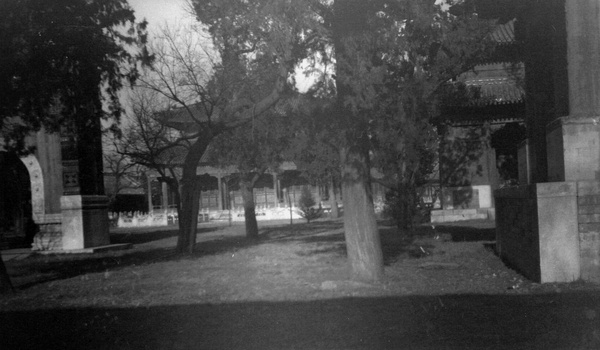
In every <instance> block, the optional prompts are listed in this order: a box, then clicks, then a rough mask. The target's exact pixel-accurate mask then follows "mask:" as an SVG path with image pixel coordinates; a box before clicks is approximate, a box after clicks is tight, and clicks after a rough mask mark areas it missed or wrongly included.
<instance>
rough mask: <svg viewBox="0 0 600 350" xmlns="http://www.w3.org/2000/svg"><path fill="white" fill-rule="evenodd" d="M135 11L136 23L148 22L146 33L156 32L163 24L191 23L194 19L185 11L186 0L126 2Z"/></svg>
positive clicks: (135, 0) (132, 0) (133, 0)
mask: <svg viewBox="0 0 600 350" xmlns="http://www.w3.org/2000/svg"><path fill="white" fill-rule="evenodd" d="M128 2H129V5H130V6H131V8H132V9H133V10H134V11H135V18H136V21H138V22H140V21H142V19H144V18H145V19H146V20H147V21H148V31H149V32H150V33H153V32H156V31H157V30H158V29H159V28H160V27H161V26H164V24H165V23H167V24H169V25H174V24H177V23H181V22H182V21H185V22H188V21H189V22H191V21H194V18H193V17H191V16H190V14H189V13H187V11H186V10H185V8H186V4H187V1H186V0H128Z"/></svg>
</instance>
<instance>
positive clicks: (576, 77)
mask: <svg viewBox="0 0 600 350" xmlns="http://www.w3.org/2000/svg"><path fill="white" fill-rule="evenodd" d="M565 15H566V29H567V70H568V86H569V94H568V97H569V101H568V102H569V115H568V116H565V117H562V118H559V119H557V120H556V121H554V122H553V123H551V124H550V125H548V127H547V134H546V145H547V150H548V180H549V181H554V182H575V183H576V184H577V209H578V210H577V217H576V218H575V219H576V220H575V221H576V222H577V228H576V229H577V230H576V232H578V234H579V235H578V243H579V250H580V251H579V258H580V265H581V267H580V271H581V276H580V277H581V278H582V279H585V280H593V281H600V201H599V199H600V183H599V181H600V2H599V1H597V0H566V1H565ZM557 209H558V208H557Z"/></svg>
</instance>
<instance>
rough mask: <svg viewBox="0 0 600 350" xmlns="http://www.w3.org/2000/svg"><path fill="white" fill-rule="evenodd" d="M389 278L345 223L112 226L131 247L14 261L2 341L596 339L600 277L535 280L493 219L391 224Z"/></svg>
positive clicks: (157, 345) (145, 344)
mask: <svg viewBox="0 0 600 350" xmlns="http://www.w3.org/2000/svg"><path fill="white" fill-rule="evenodd" d="M380 233H381V237H382V245H383V249H384V257H385V274H386V277H385V280H384V281H383V282H381V283H376V284H371V283H364V282H357V281H353V280H351V279H350V278H349V276H350V273H349V270H348V268H347V266H346V257H345V243H344V236H343V224H342V222H341V221H337V220H333V221H317V222H314V223H311V224H305V223H295V224H294V225H289V223H286V222H276V223H263V224H262V226H261V230H260V239H259V240H258V241H247V240H246V239H245V237H244V226H243V225H233V226H229V225H227V224H225V223H223V224H201V225H200V226H199V229H198V235H197V242H198V243H197V249H196V253H194V254H193V255H189V256H178V255H176V254H175V251H174V247H175V242H176V230H175V229H174V228H173V229H165V228H145V229H113V230H112V232H111V242H112V243H132V244H133V248H132V249H129V250H122V251H113V252H104V253H98V254H93V255H75V254H70V255H69V254H67V255H43V254H34V255H29V256H23V257H21V258H14V259H10V260H8V261H7V262H6V265H7V268H8V270H9V273H10V275H11V277H12V280H13V283H14V284H15V287H16V289H17V292H16V293H15V294H14V295H13V296H5V297H2V299H0V310H1V311H0V332H1V334H2V337H1V339H0V348H2V349H40V348H44V349H423V348H429V349H588V348H589V349H594V348H598V347H600V303H599V302H600V288H599V287H600V286H598V285H596V284H593V283H585V282H575V283H570V284H566V283H550V284H537V283H533V282H531V281H529V280H527V279H526V278H524V277H523V276H522V275H520V274H519V273H518V272H516V271H514V270H512V269H510V268H508V267H507V266H506V265H505V264H504V263H503V262H502V261H501V260H500V259H499V258H498V256H496V255H495V254H494V238H495V229H494V223H493V222H488V221H472V222H463V223H455V224H452V225H451V224H445V225H438V226H432V225H423V226H419V227H417V228H416V229H415V230H414V231H413V233H412V234H411V235H407V234H406V233H402V232H398V231H397V229H396V228H395V227H393V226H389V225H386V223H384V222H381V223H380Z"/></svg>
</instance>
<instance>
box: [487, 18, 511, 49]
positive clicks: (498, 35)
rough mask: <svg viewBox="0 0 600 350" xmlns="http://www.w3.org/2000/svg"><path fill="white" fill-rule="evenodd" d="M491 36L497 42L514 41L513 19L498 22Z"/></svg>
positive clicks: (507, 42) (506, 42) (509, 42)
mask: <svg viewBox="0 0 600 350" xmlns="http://www.w3.org/2000/svg"><path fill="white" fill-rule="evenodd" d="M492 38H493V39H494V40H495V41H496V42H497V43H499V44H511V43H513V42H514V41H515V19H513V20H511V21H508V22H506V23H504V24H498V26H497V27H496V30H494V32H493V33H492Z"/></svg>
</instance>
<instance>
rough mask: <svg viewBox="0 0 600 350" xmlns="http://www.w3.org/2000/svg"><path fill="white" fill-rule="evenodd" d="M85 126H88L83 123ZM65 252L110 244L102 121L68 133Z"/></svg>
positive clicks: (64, 143)
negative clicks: (103, 162) (104, 176)
mask: <svg viewBox="0 0 600 350" xmlns="http://www.w3.org/2000/svg"><path fill="white" fill-rule="evenodd" d="M79 124H84V123H79ZM61 148H62V152H61V153H62V163H63V196H62V197H61V199H60V206H61V212H62V249H63V250H76V249H84V248H91V247H98V246H104V245H109V244H110V236H109V222H108V197H106V196H105V195H104V179H103V171H102V170H103V166H102V142H101V129H100V121H99V120H91V121H90V123H89V124H85V125H77V126H75V127H74V128H73V131H67V130H64V131H63V133H62V140H61Z"/></svg>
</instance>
